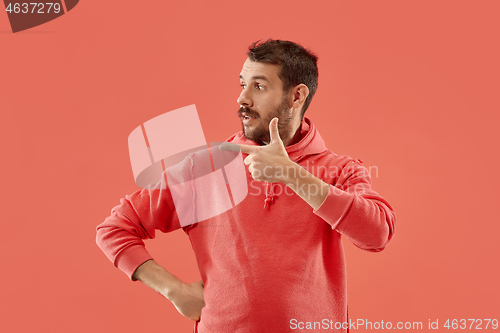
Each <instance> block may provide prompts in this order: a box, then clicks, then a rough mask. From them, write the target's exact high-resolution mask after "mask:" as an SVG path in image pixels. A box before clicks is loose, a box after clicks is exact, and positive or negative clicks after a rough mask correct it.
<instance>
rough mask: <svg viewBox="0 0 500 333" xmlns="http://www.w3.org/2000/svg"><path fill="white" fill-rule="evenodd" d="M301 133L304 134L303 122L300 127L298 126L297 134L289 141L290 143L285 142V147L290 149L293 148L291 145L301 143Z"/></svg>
mask: <svg viewBox="0 0 500 333" xmlns="http://www.w3.org/2000/svg"><path fill="white" fill-rule="evenodd" d="M301 132H302V121H301V122H300V123H299V124H298V126H296V129H295V133H294V135H293V136H292V137H291V138H290V140H288V142H283V144H284V145H285V147H288V146H291V145H294V144H296V143H298V142H300V140H302V134H301Z"/></svg>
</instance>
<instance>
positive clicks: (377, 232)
mask: <svg viewBox="0 0 500 333" xmlns="http://www.w3.org/2000/svg"><path fill="white" fill-rule="evenodd" d="M314 213H315V214H316V215H318V216H320V217H321V218H323V219H324V220H325V221H326V222H328V223H329V224H330V225H331V226H332V228H333V229H336V230H337V231H338V232H339V233H341V234H342V235H344V236H345V237H347V238H348V239H350V240H351V241H352V242H353V244H354V245H356V246H357V247H359V248H361V249H364V250H367V251H373V252H379V251H382V250H383V249H384V248H385V247H386V246H387V245H388V244H389V241H390V240H391V239H392V237H393V236H394V232H395V224H396V215H395V213H394V210H393V209H392V207H391V206H390V205H389V203H388V202H387V201H386V200H385V199H384V198H382V197H381V196H380V195H379V194H378V193H377V192H375V191H373V190H372V189H371V179H370V175H369V172H368V170H367V169H366V168H365V167H363V166H362V165H361V164H360V162H358V161H355V160H351V161H350V162H349V163H347V165H346V166H344V168H343V169H342V172H341V173H340V176H339V177H338V179H337V180H336V182H335V184H332V185H330V190H329V193H328V195H327V197H326V199H325V201H324V202H323V204H322V205H321V206H320V207H319V208H318V209H317V210H315V211H314Z"/></svg>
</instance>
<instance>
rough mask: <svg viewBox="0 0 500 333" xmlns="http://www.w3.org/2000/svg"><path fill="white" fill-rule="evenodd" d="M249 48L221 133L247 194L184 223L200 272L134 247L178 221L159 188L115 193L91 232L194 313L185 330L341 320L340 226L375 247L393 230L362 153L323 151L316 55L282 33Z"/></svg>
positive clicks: (335, 325)
mask: <svg viewBox="0 0 500 333" xmlns="http://www.w3.org/2000/svg"><path fill="white" fill-rule="evenodd" d="M247 55H248V59H246V61H245V62H244V64H243V68H242V70H241V72H240V76H239V77H240V83H241V86H242V91H241V94H240V96H239V98H238V100H237V102H238V104H239V106H240V109H239V110H238V116H239V117H240V118H241V121H242V126H243V129H242V131H241V132H239V133H236V134H235V135H233V136H232V137H231V138H229V139H228V140H227V141H228V142H231V143H233V144H236V145H238V147H239V148H240V149H241V152H242V153H243V156H244V163H245V165H246V166H247V167H246V168H247V170H248V172H247V179H248V187H249V194H248V196H247V197H246V198H245V200H244V201H243V202H241V203H240V204H239V205H237V206H236V207H234V208H233V209H231V210H229V211H227V212H225V213H223V214H220V215H219V216H216V217H213V218H210V219H208V220H205V221H202V222H199V223H196V224H193V225H191V226H188V227H184V228H183V230H184V231H185V232H186V234H187V235H188V236H189V238H190V241H191V243H192V246H193V250H194V252H195V254H196V259H197V262H198V267H199V269H200V273H201V276H202V280H203V281H200V282H197V283H193V284H186V283H184V282H182V281H180V280H178V279H177V278H176V277H175V276H173V275H172V274H170V273H169V272H167V271H166V270H165V269H164V268H162V267H161V266H159V265H158V264H157V263H156V262H155V261H154V260H152V258H151V256H150V255H149V254H148V252H147V251H146V250H145V248H144V243H143V242H142V239H146V238H153V237H154V232H155V229H158V230H161V231H162V232H171V231H173V230H176V229H179V228H181V226H180V224H179V220H178V217H177V214H176V212H175V207H174V205H173V203H172V197H171V193H170V191H169V189H168V188H166V189H158V188H156V189H154V188H153V189H144V190H140V191H137V192H135V193H134V194H132V195H130V196H127V197H126V198H125V199H122V201H121V204H120V205H119V206H117V207H115V208H113V210H112V215H111V216H110V217H108V218H107V219H106V220H105V221H104V222H103V223H102V224H101V225H99V226H98V228H97V243H98V244H99V246H100V247H101V248H102V249H103V251H104V252H105V253H106V255H107V256H108V257H109V258H110V259H111V260H112V261H113V262H114V264H115V265H116V266H117V267H118V268H120V269H121V270H123V271H124V272H125V273H126V274H127V275H128V276H129V277H130V278H131V279H132V280H140V281H142V282H143V283H145V284H146V285H148V286H150V287H151V288H153V289H155V290H156V291H158V292H160V293H161V294H162V295H164V296H165V297H166V298H167V299H169V300H170V301H171V302H172V303H173V305H174V306H175V307H176V308H177V310H178V311H179V312H180V313H181V314H182V315H184V316H186V317H187V318H190V319H192V320H194V321H196V322H195V332H200V333H204V332H217V333H221V332H231V333H233V332H289V331H293V330H295V329H309V331H311V330H320V329H322V330H323V329H329V330H331V331H342V332H344V331H347V328H348V327H347V325H346V323H347V321H348V319H347V294H346V272H345V271H346V268H345V261H344V254H343V248H342V244H341V235H344V236H345V237H347V238H348V239H350V240H351V241H352V242H353V243H354V244H355V245H356V246H358V247H360V248H362V249H364V250H367V251H381V250H383V249H384V248H385V247H386V246H387V244H388V243H389V241H390V239H391V238H392V237H393V235H394V231H395V215H394V212H393V210H392V208H391V207H390V205H389V204H388V203H387V201H386V200H384V199H383V198H382V197H381V196H380V195H378V194H377V193H376V192H374V191H373V190H372V189H371V185H370V177H369V175H368V171H367V169H366V168H364V167H363V166H361V162H360V161H359V160H354V159H352V158H350V157H348V156H338V155H336V154H334V153H333V152H331V151H329V150H327V149H326V147H325V145H324V141H323V140H322V138H321V136H320V135H319V132H318V131H317V129H316V128H315V126H314V124H313V123H312V121H310V120H309V119H308V118H306V117H304V113H305V111H306V109H307V108H308V106H309V104H310V102H311V100H312V97H313V96H314V93H315V92H316V88H317V78H318V69H317V65H316V63H317V57H316V56H315V55H314V54H312V53H311V52H309V51H307V50H305V49H304V48H303V47H301V46H300V45H297V44H295V43H293V42H289V41H281V40H268V41H266V42H264V43H259V42H257V43H254V44H252V45H251V46H250V47H249V51H248V53H247ZM233 148H234V145H233V146H232V147H231V144H229V143H227V144H222V145H221V146H220V147H219V149H221V150H226V149H233ZM262 205H263V206H262ZM327 326H328V327H327Z"/></svg>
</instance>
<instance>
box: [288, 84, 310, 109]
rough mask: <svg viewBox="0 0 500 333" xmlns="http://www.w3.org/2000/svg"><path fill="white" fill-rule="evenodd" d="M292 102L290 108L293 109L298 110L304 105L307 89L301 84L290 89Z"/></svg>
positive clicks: (307, 94) (307, 93)
mask: <svg viewBox="0 0 500 333" xmlns="http://www.w3.org/2000/svg"><path fill="white" fill-rule="evenodd" d="M292 92H293V100H292V107H293V108H294V109H297V110H298V109H300V108H301V106H303V105H304V103H305V101H306V98H307V96H309V88H307V86H306V85H305V84H303V83H301V84H299V85H297V86H295V87H294V88H292Z"/></svg>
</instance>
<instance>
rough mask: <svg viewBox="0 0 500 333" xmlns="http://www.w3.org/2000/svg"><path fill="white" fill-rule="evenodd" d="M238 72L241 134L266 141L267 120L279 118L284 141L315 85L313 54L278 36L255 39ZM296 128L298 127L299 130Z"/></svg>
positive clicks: (296, 124)
mask: <svg viewBox="0 0 500 333" xmlns="http://www.w3.org/2000/svg"><path fill="white" fill-rule="evenodd" d="M247 55H248V59H247V60H246V61H245V63H244V64H243V68H242V70H241V73H240V83H241V85H242V88H243V89H242V92H241V94H240V96H239V98H238V104H239V105H240V110H239V111H238V115H239V116H240V117H241V118H242V124H243V132H244V134H245V137H247V138H248V139H250V140H253V141H256V142H257V143H259V144H261V145H262V144H265V143H268V142H269V122H270V121H271V119H272V118H274V117H278V118H279V124H278V126H279V131H280V137H281V138H282V140H283V142H284V143H285V145H287V142H288V143H293V140H292V138H293V137H294V135H296V132H297V129H298V128H299V127H300V123H301V121H302V118H303V116H304V113H305V111H306V110H307V108H308V106H309V104H310V102H311V99H312V97H313V96H314V93H315V92H316V88H317V85H318V67H317V65H316V63H317V59H318V58H317V57H316V56H315V55H314V54H312V53H311V52H309V51H307V50H305V49H304V48H303V47H302V46H300V45H298V44H296V43H293V42H289V41H282V40H267V41H266V42H264V43H260V44H259V42H255V43H253V44H252V45H250V47H249V51H248V52H247ZM299 132H300V131H299Z"/></svg>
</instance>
